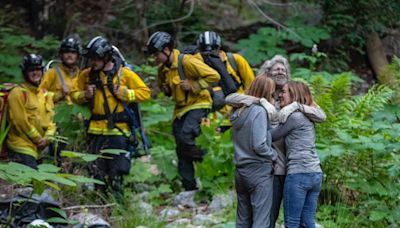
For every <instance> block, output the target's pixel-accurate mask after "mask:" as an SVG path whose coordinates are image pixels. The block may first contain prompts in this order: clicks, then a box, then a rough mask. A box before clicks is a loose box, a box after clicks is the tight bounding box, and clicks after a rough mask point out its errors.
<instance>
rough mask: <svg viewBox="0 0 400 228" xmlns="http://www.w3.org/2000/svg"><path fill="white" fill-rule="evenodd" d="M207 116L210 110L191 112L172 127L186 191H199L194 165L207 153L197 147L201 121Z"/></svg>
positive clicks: (175, 121) (180, 173) (177, 120)
mask: <svg viewBox="0 0 400 228" xmlns="http://www.w3.org/2000/svg"><path fill="white" fill-rule="evenodd" d="M207 114H208V109H195V110H191V111H189V112H187V113H186V114H185V115H183V116H182V118H180V119H178V118H176V119H175V120H174V122H173V125H172V129H173V134H174V137H175V143H176V154H177V156H178V173H179V175H180V176H181V178H182V185H183V187H184V188H185V190H186V191H190V190H195V189H197V186H196V180H195V177H194V164H193V163H194V162H196V161H202V160H203V156H204V154H205V153H206V151H205V150H203V149H201V148H199V147H198V146H197V145H196V137H198V136H199V135H200V133H201V129H200V124H201V120H202V119H203V118H204V117H207Z"/></svg>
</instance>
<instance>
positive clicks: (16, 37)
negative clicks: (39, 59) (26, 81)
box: [0, 27, 58, 82]
mask: <svg viewBox="0 0 400 228" xmlns="http://www.w3.org/2000/svg"><path fill="white" fill-rule="evenodd" d="M57 48H58V41H57V40H56V38H55V37H54V36H45V37H44V38H43V39H41V40H37V39H35V38H33V37H31V36H29V35H25V34H22V33H18V31H17V30H15V29H12V28H7V27H2V28H0V49H1V50H2V52H1V53H0V75H1V80H0V82H22V81H23V77H22V75H21V70H20V69H19V67H18V66H19V64H20V63H21V61H22V57H23V56H24V55H26V54H28V53H37V54H40V55H42V56H43V57H44V58H46V57H51V56H52V55H53V54H52V53H57V52H56V49H57Z"/></svg>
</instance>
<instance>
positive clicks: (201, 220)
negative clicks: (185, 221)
mask: <svg viewBox="0 0 400 228" xmlns="http://www.w3.org/2000/svg"><path fill="white" fill-rule="evenodd" d="M217 223H218V222H217V221H216V220H215V219H214V218H213V216H212V215H204V214H197V215H195V216H194V217H193V224H194V225H196V226H203V225H213V224H217Z"/></svg>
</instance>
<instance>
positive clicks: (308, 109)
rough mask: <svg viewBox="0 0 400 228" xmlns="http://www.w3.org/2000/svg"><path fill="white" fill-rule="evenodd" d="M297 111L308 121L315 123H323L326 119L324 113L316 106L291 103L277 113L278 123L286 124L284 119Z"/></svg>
mask: <svg viewBox="0 0 400 228" xmlns="http://www.w3.org/2000/svg"><path fill="white" fill-rule="evenodd" d="M297 110H299V111H301V112H302V113H303V114H304V115H305V116H306V117H307V118H308V119H310V120H311V121H313V122H315V123H321V122H324V121H325V119H326V115H325V112H324V111H323V110H322V109H321V108H320V107H319V106H318V105H315V106H308V105H304V104H299V103H298V102H293V103H291V104H289V105H287V106H285V107H283V108H282V109H281V110H280V111H279V122H281V123H284V122H286V119H287V118H288V117H289V116H290V115H291V114H292V113H293V112H295V111H297Z"/></svg>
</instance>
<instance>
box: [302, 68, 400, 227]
mask: <svg viewBox="0 0 400 228" xmlns="http://www.w3.org/2000/svg"><path fill="white" fill-rule="evenodd" d="M329 78H331V80H330V81H329V82H328V80H326V78H325V77H322V76H320V75H314V76H312V77H311V78H310V84H311V85H312V87H313V88H314V92H315V96H316V100H317V103H318V104H319V105H320V106H321V107H322V108H323V109H324V110H325V112H326V114H327V120H326V122H325V123H323V124H317V125H316V127H317V140H318V142H317V148H318V152H319V155H320V158H321V161H322V167H323V171H324V173H325V178H324V183H323V191H322V192H321V198H320V200H321V201H322V202H323V204H324V205H325V206H326V207H325V208H326V209H327V210H328V211H329V213H328V214H329V216H328V217H329V220H331V221H330V222H332V223H334V224H335V225H338V226H339V225H340V226H342V225H343V224H347V223H346V222H345V221H356V223H357V224H359V225H358V226H361V227H380V225H378V224H387V225H390V224H393V223H396V219H395V218H396V216H398V215H397V212H395V211H396V210H397V208H398V207H399V206H400V204H399V203H398V201H396V200H395V199H396V198H398V197H399V195H400V191H398V190H397V189H398V187H399V184H398V183H399V179H398V176H393V175H392V174H393V173H391V172H394V173H396V170H397V168H398V163H397V162H396V159H397V157H398V153H399V148H400V137H399V135H400V134H399V133H398V132H396V130H395V129H398V128H399V127H400V124H399V121H398V119H396V118H393V116H396V114H395V112H396V111H395V109H393V108H391V107H390V106H387V105H386V104H387V103H388V102H389V99H390V98H391V96H392V94H393V91H392V90H390V89H389V88H388V87H385V86H374V87H372V88H371V89H370V90H369V91H368V93H366V94H364V95H357V96H351V77H350V74H341V75H337V76H333V77H332V76H331V77H329ZM397 115H398V114H397ZM388 116H390V117H391V118H388ZM389 121H390V122H389ZM382 202H383V203H382ZM340 203H341V204H340ZM343 205H344V206H343ZM382 205H385V206H382ZM351 208H352V209H351ZM338 209H339V210H340V213H341V214H339V215H340V216H343V217H337V218H335V217H334V216H332V215H333V214H334V213H338V211H337V210H338ZM344 211H346V212H351V214H347V213H345V212H344ZM325 212H326V211H324V213H325ZM342 212H343V213H342ZM351 224H352V225H354V223H351ZM345 226H347V225H345Z"/></svg>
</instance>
